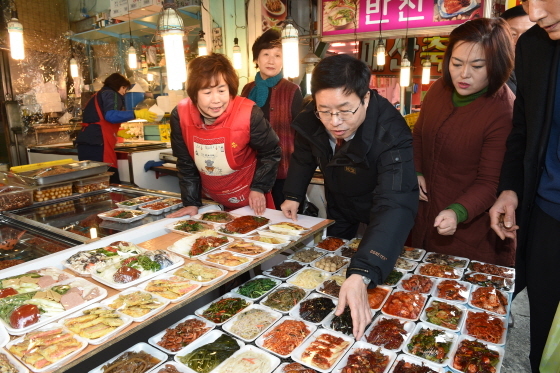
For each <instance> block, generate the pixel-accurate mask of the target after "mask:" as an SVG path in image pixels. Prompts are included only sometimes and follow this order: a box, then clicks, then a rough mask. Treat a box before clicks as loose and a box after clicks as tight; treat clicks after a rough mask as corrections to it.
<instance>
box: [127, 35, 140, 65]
mask: <svg viewBox="0 0 560 373" xmlns="http://www.w3.org/2000/svg"><path fill="white" fill-rule="evenodd" d="M128 67H130V68H131V69H132V70H134V69H137V68H138V57H137V56H136V49H135V48H134V46H133V45H132V41H131V42H130V48H128Z"/></svg>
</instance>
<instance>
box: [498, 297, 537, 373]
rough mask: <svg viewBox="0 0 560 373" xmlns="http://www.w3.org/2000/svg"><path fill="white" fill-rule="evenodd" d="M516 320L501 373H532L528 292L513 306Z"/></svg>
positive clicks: (516, 298) (515, 301)
mask: <svg viewBox="0 0 560 373" xmlns="http://www.w3.org/2000/svg"><path fill="white" fill-rule="evenodd" d="M511 313H512V315H513V318H514V320H515V323H514V327H513V328H510V329H509V333H508V336H507V342H506V346H507V347H506V354H505V357H504V362H503V365H502V369H501V373H530V372H531V367H530V365H529V299H528V297H527V290H526V289H525V290H523V291H522V292H521V293H519V295H517V297H515V300H514V301H513V303H512V305H511Z"/></svg>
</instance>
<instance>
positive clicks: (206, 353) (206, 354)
mask: <svg viewBox="0 0 560 373" xmlns="http://www.w3.org/2000/svg"><path fill="white" fill-rule="evenodd" d="M237 350H239V345H238V344H237V342H236V341H235V339H233V338H232V337H230V336H228V335H225V334H224V335H222V336H220V337H219V338H218V339H216V340H215V341H214V342H212V343H208V344H206V345H204V346H201V347H199V348H196V349H194V350H193V351H192V352H191V353H189V354H187V355H185V356H179V357H178V359H179V361H180V362H181V363H183V364H185V365H186V366H188V367H189V368H191V369H192V370H194V371H195V372H198V373H208V372H210V371H211V370H212V369H214V368H215V367H217V366H218V365H220V363H222V362H223V361H224V360H226V359H227V358H228V357H230V356H231V355H233V354H234V353H235V352H236V351H237Z"/></svg>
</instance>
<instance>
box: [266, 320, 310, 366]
mask: <svg viewBox="0 0 560 373" xmlns="http://www.w3.org/2000/svg"><path fill="white" fill-rule="evenodd" d="M289 320H295V321H300V322H302V323H304V324H305V326H306V327H307V329H308V330H309V334H308V335H307V336H306V337H305V338H304V339H303V340H302V341H301V343H304V342H305V340H307V338H309V337H310V336H311V335H312V334H313V333H315V331H316V330H317V325H314V324H312V323H309V322H307V321H305V320H300V319H296V318H293V317H291V316H284V317H282V318H281V319H280V320H278V321H277V322H276V323H275V324H274V325H272V327H270V328H269V329H268V330H267V331H266V333H269V332H271V331H272V330H274V329H275V328H276V327H278V326H280V325H282V323H283V322H284V321H289ZM266 333H264V334H262V335H261V336H260V337H258V338H257V340H256V341H255V344H256V345H257V346H258V347H260V348H262V349H263V350H266V351H270V352H271V353H273V354H274V355H276V356H279V357H281V358H282V359H287V358H289V357H290V355H291V352H290V353H289V354H287V355H281V354H279V353H277V352H275V351H273V350H270V349H268V348H266V347H264V342H265V340H266V338H265V336H266ZM301 343H300V344H301ZM295 348H297V346H296V347H295ZM295 348H294V350H295ZM292 351H293V350H292Z"/></svg>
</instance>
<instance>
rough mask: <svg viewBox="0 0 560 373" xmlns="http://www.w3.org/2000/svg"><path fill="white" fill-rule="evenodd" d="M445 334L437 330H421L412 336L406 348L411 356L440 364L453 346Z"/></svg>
mask: <svg viewBox="0 0 560 373" xmlns="http://www.w3.org/2000/svg"><path fill="white" fill-rule="evenodd" d="M447 334H448V333H446V332H445V331H443V330H439V329H430V328H421V329H420V330H419V331H418V333H416V334H415V335H413V336H412V338H411V339H410V340H409V342H408V344H407V345H406V347H407V348H408V352H410V353H411V354H412V355H415V356H418V357H421V358H423V359H426V360H429V361H433V362H434V363H436V364H442V363H443V362H444V361H445V359H447V355H448V354H449V351H450V350H451V346H452V344H453V338H452V337H450V336H449V335H447ZM449 334H452V333H449ZM452 335H455V334H452Z"/></svg>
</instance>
